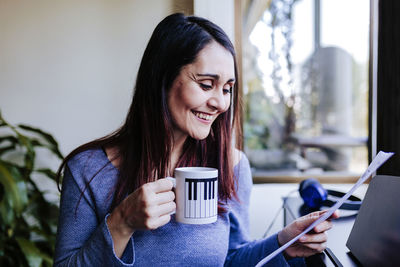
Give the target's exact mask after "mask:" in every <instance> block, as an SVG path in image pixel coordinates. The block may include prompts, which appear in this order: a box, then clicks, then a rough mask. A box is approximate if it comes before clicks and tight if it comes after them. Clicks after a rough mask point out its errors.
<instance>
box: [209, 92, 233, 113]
mask: <svg viewBox="0 0 400 267" xmlns="http://www.w3.org/2000/svg"><path fill="white" fill-rule="evenodd" d="M208 105H209V106H210V107H211V108H212V109H214V110H218V111H221V112H223V111H225V110H226V109H227V108H228V106H229V97H228V96H226V95H224V94H223V89H222V88H221V89H219V90H213V92H212V95H211V97H210V98H209V100H208Z"/></svg>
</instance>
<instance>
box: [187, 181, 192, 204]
mask: <svg viewBox="0 0 400 267" xmlns="http://www.w3.org/2000/svg"><path fill="white" fill-rule="evenodd" d="M188 183H189V200H192V182H190V181H189V182H188Z"/></svg>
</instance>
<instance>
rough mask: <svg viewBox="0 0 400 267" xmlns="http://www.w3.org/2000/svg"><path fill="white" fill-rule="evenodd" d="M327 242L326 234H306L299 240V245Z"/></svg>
mask: <svg viewBox="0 0 400 267" xmlns="http://www.w3.org/2000/svg"><path fill="white" fill-rule="evenodd" d="M327 240H328V235H327V233H326V232H324V233H318V234H307V235H304V236H302V237H301V238H300V239H299V242H300V243H323V242H326V241H327Z"/></svg>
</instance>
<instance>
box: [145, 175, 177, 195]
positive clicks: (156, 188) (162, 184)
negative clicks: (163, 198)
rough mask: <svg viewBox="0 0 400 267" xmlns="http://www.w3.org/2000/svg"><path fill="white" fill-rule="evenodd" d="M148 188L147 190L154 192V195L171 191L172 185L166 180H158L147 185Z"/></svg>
mask: <svg viewBox="0 0 400 267" xmlns="http://www.w3.org/2000/svg"><path fill="white" fill-rule="evenodd" d="M146 185H147V186H148V188H149V189H150V190H151V191H153V192H155V193H160V192H167V191H171V189H172V187H173V184H172V182H171V181H170V180H168V179H165V178H164V179H159V180H157V181H155V182H150V183H148V184H146Z"/></svg>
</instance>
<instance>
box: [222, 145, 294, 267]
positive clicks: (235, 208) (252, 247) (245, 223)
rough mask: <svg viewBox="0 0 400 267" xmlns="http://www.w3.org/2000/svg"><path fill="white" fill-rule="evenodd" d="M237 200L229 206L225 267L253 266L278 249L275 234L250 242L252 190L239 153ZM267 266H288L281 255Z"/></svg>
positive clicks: (250, 177)
mask: <svg viewBox="0 0 400 267" xmlns="http://www.w3.org/2000/svg"><path fill="white" fill-rule="evenodd" d="M234 173H235V175H236V177H237V179H238V182H237V196H238V198H237V199H236V200H235V199H234V200H232V201H231V202H230V211H229V221H230V235H229V250H228V255H227V258H226V261H225V266H255V265H256V264H257V263H258V262H259V261H260V260H262V259H263V258H264V257H266V256H267V255H268V254H270V253H271V252H273V251H274V250H275V249H277V248H279V244H278V239H277V234H274V235H272V236H270V237H268V238H266V239H261V240H255V241H250V238H249V202H250V194H251V187H252V176H251V171H250V165H249V162H248V159H247V158H246V156H245V155H244V154H243V153H242V159H241V160H240V162H239V164H238V165H237V166H235V172H234ZM266 266H289V263H288V262H287V261H286V260H285V257H284V256H283V255H282V253H281V254H280V255H278V256H276V257H275V258H274V259H273V260H271V261H270V262H269V263H268V265H266Z"/></svg>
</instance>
